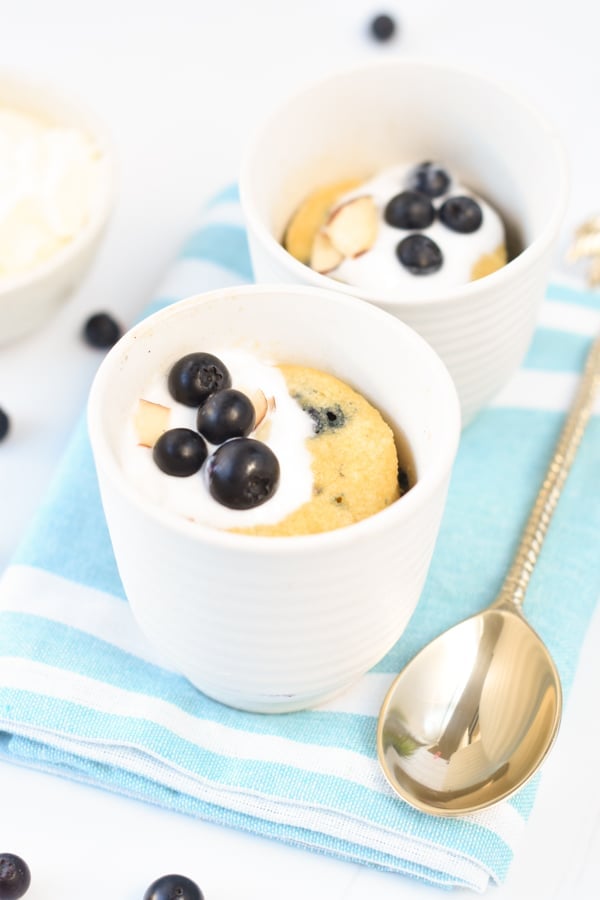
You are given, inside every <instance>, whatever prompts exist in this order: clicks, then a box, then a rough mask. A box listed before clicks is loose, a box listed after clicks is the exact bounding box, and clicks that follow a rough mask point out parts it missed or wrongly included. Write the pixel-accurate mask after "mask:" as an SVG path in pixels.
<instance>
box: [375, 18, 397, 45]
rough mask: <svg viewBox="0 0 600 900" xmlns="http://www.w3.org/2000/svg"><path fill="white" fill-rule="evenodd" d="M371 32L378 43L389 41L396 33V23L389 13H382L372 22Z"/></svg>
mask: <svg viewBox="0 0 600 900" xmlns="http://www.w3.org/2000/svg"><path fill="white" fill-rule="evenodd" d="M370 32H371V34H372V35H373V37H374V38H375V40H376V41H382V42H383V41H389V40H390V39H391V38H393V36H394V34H395V32H396V22H395V21H394V19H392V17H391V16H390V15H388V14H387V13H380V14H379V15H378V16H375V18H374V19H372V20H371V24H370Z"/></svg>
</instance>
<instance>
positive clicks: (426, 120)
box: [240, 59, 567, 425]
mask: <svg viewBox="0 0 600 900" xmlns="http://www.w3.org/2000/svg"><path fill="white" fill-rule="evenodd" d="M240 195H241V201H242V207H243V212H244V216H245V219H246V224H247V227H248V237H249V244H250V252H251V257H252V263H253V267H254V272H255V276H256V278H257V280H258V281H261V282H269V281H270V282H281V281H288V282H289V281H292V282H299V283H302V284H311V285H315V286H319V287H328V288H329V289H334V290H338V291H343V292H344V293H348V294H353V295H354V296H356V297H359V298H361V299H363V300H365V301H368V302H370V303H374V304H376V305H377V306H379V307H381V308H382V309H384V310H386V311H387V312H389V313H391V314H392V315H394V316H396V317H397V318H400V319H402V320H403V321H404V322H406V323H407V324H409V325H410V326H411V327H412V328H414V329H415V330H416V331H418V332H419V333H420V334H421V335H422V337H424V338H425V339H426V340H427V341H428V342H429V343H430V344H431V345H432V346H433V347H434V349H435V350H436V351H437V352H438V354H439V355H440V356H441V358H442V359H443V361H444V362H445V364H446V366H447V367H448V369H449V371H450V374H451V375H452V377H453V379H454V382H455V385H456V388H457V391H458V394H459V397H460V401H461V410H462V420H463V425H466V424H467V423H468V422H470V421H471V420H472V419H473V417H474V416H475V415H476V414H477V413H478V412H479V411H480V410H481V409H482V408H483V407H484V406H486V405H487V404H488V403H489V402H491V400H492V399H493V397H494V395H495V394H496V393H497V392H498V391H499V389H500V388H501V387H503V385H504V384H505V382H506V381H507V380H508V379H509V378H510V377H511V375H512V374H513V373H514V372H515V370H516V369H517V368H518V366H519V364H520V363H521V361H522V360H523V357H524V355H525V353H526V350H527V348H528V345H529V343H530V340H531V337H532V334H533V330H534V327H535V322H536V316H537V312H538V309H539V305H540V302H541V300H542V298H543V294H544V288H545V285H546V280H547V276H548V271H549V267H550V264H551V261H552V256H553V251H554V247H555V245H556V241H557V238H558V235H559V230H560V225H561V222H562V219H563V215H564V210H565V205H566V200H567V172H566V162H565V152H564V149H563V146H562V142H561V139H560V137H559V135H558V134H557V131H556V129H555V128H554V127H553V126H552V124H551V123H549V122H548V121H546V119H545V117H544V116H543V115H542V114H540V113H539V112H538V111H537V110H536V109H535V108H533V107H532V106H531V105H530V104H529V103H528V102H527V101H526V100H524V99H523V98H522V97H521V96H520V95H519V94H517V93H516V92H514V91H512V90H511V89H509V88H507V87H506V86H504V85H502V84H498V83H496V82H494V81H492V80H490V79H488V78H486V77H482V76H481V75H479V74H477V73H475V72H470V71H468V70H463V69H460V68H455V67H451V66H447V65H444V64H440V63H437V62H432V61H427V60H416V59H415V60H411V59H403V60H384V61H378V62H373V63H369V64H367V65H360V66H357V67H354V68H352V69H350V70H347V71H343V72H338V73H334V74H332V75H328V76H326V77H324V78H321V79H320V80H319V81H317V82H315V83H313V84H311V85H309V86H308V87H306V88H304V89H303V90H302V91H301V92H300V93H298V94H296V95H294V96H292V97H290V98H289V99H288V100H287V101H285V102H284V103H283V105H281V106H280V107H279V108H278V109H277V110H276V111H275V112H274V113H272V114H271V116H270V117H268V118H267V119H266V120H265V121H264V122H263V123H262V124H261V125H260V126H259V127H258V129H257V132H256V134H255V136H254V138H253V140H252V141H251V142H250V144H249V146H248V147H247V150H246V153H245V156H244V160H243V164H242V170H241V176H240Z"/></svg>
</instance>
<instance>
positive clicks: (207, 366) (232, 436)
mask: <svg viewBox="0 0 600 900" xmlns="http://www.w3.org/2000/svg"><path fill="white" fill-rule="evenodd" d="M168 388H169V393H170V394H171V396H172V397H173V398H174V399H175V400H177V402H178V403H183V404H184V405H185V406H191V407H195V408H197V410H198V412H197V415H196V429H197V430H196V431H194V430H193V429H191V428H171V429H169V430H168V431H165V432H164V434H162V435H161V436H160V437H159V438H158V440H157V441H156V443H155V445H154V448H153V451H152V455H153V458H154V461H155V463H156V465H157V466H158V467H159V469H161V470H162V471H163V472H165V473H166V474H167V475H174V476H178V477H187V476H189V475H194V474H195V473H196V472H198V471H199V470H200V469H201V468H202V466H203V465H204V463H205V462H206V460H207V459H208V462H207V469H206V474H207V482H208V489H209V491H210V493H211V494H212V496H213V497H214V498H215V500H217V501H218V502H219V503H222V504H223V505H224V506H228V507H229V508H230V509H252V508H253V507H255V506H260V504H261V503H264V502H265V501H266V500H268V499H269V498H270V497H272V495H273V494H274V493H275V491H276V489H277V485H278V483H279V462H278V460H277V457H276V456H275V454H274V453H273V451H272V450H271V449H270V448H269V447H267V445H266V444H264V443H263V442H262V441H258V440H255V439H253V438H249V437H248V435H249V434H250V433H251V431H252V430H253V429H254V426H255V424H256V413H255V410H254V406H253V404H252V402H251V400H250V399H249V398H248V397H247V396H246V395H245V394H242V392H241V391H237V390H235V388H232V387H231V375H230V374H229V371H228V369H227V367H226V366H225V365H224V363H223V362H222V361H221V360H220V359H218V357H216V356H213V355H212V354H211V353H204V352H198V353H188V354H187V355H186V356H183V357H182V358H181V359H179V360H178V361H177V362H176V363H175V365H174V366H173V367H172V369H171V371H170V372H169V376H168ZM207 442H208V443H210V444H216V445H218V446H217V449H216V450H215V451H214V452H213V453H212V454H209V450H208V446H207Z"/></svg>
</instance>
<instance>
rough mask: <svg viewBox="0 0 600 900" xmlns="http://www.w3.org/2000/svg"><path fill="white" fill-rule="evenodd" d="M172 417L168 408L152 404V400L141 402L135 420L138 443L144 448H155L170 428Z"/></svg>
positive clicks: (159, 404)
mask: <svg viewBox="0 0 600 900" xmlns="http://www.w3.org/2000/svg"><path fill="white" fill-rule="evenodd" d="M170 415H171V410H170V409H169V407H168V406H163V405H162V404H161V403H152V401H150V400H140V401H139V403H138V408H137V410H136V413H135V416H134V419H133V425H134V428H135V432H136V434H137V439H138V443H139V444H141V446H142V447H154V445H155V443H156V442H157V440H158V439H159V437H160V436H161V434H164V432H165V431H166V430H167V428H168V427H169V416H170Z"/></svg>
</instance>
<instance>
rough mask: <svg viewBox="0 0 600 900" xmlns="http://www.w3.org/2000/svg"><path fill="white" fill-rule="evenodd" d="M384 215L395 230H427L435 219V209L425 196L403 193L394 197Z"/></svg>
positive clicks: (409, 192) (416, 193)
mask: <svg viewBox="0 0 600 900" xmlns="http://www.w3.org/2000/svg"><path fill="white" fill-rule="evenodd" d="M383 215H384V218H385V221H386V222H387V223H388V225H392V226H393V227H394V228H427V227H428V226H429V225H431V223H432V222H433V220H434V219H435V207H434V205H433V203H432V202H431V200H430V199H429V197H426V196H425V194H420V193H419V192H418V191H402V193H401V194H396V196H395V197H392V199H391V200H390V201H389V203H388V205H387V206H386V208H385V211H384V214H383Z"/></svg>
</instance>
